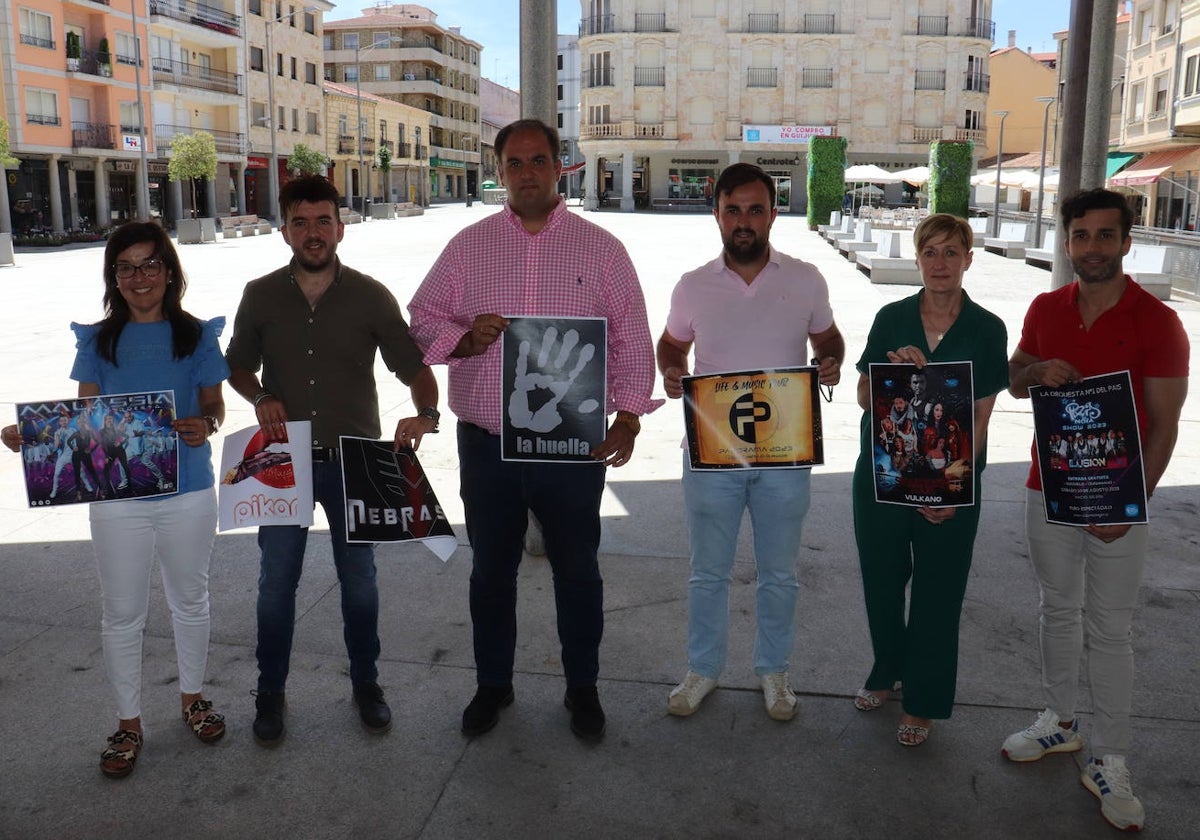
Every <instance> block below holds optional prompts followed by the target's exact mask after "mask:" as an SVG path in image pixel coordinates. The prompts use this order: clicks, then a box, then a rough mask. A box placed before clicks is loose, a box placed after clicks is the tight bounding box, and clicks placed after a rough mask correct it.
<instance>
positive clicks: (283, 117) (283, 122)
mask: <svg viewBox="0 0 1200 840" xmlns="http://www.w3.org/2000/svg"><path fill="white" fill-rule="evenodd" d="M278 109H279V110H278V114H279V116H278V118H277V119H276V120H275V127H276V128H278V129H279V130H280V131H285V130H287V111H286V109H284V107H283V106H282V105H280V106H278Z"/></svg>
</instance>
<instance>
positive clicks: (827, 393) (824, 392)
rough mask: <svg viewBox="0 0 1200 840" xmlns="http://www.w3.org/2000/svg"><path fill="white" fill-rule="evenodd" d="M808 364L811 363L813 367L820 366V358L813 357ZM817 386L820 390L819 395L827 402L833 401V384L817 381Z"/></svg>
mask: <svg viewBox="0 0 1200 840" xmlns="http://www.w3.org/2000/svg"><path fill="white" fill-rule="evenodd" d="M809 364H811V365H812V366H813V367H820V366H821V360H820V359H816V358H814V359H813V360H812V361H811V362H809ZM817 388H818V390H820V392H821V396H822V397H824V398H825V402H827V403H831V402H833V386H832V385H822V384H821V383H819V382H818V383H817Z"/></svg>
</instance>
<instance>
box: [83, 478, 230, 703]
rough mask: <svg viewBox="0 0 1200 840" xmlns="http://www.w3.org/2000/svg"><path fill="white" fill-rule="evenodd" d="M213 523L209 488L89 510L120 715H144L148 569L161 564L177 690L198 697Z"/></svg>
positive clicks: (104, 636) (108, 664) (107, 659)
mask: <svg viewBox="0 0 1200 840" xmlns="http://www.w3.org/2000/svg"><path fill="white" fill-rule="evenodd" d="M216 523H217V494H216V491H215V490H214V489H213V488H211V487H210V488H208V489H205V490H197V491H195V492H192V493H184V494H182V495H178V496H168V497H165V498H162V499H155V500H140V499H130V500H127V501H120V502H107V503H105V504H94V505H92V506H91V525H92V545H93V549H94V551H95V553H96V568H97V571H98V572H99V575H100V593H101V597H102V598H103V616H102V618H101V622H100V639H101V642H102V647H103V650H104V666H105V668H106V669H107V671H108V679H109V682H110V684H111V685H112V689H113V693H114V694H115V695H116V698H117V716H118V718H120V719H121V720H128V719H130V718H136V717H140V716H141V696H142V635H143V632H144V631H145V628H146V614H147V611H148V610H149V606H150V570H151V567H152V566H153V565H154V560H155V558H157V559H158V563H159V567H160V568H161V570H162V581H163V590H164V592H165V593H166V596H167V605H168V606H169V607H170V609H171V617H172V621H173V623H174V628H175V656H176V658H177V660H178V663H179V691H180V692H181V693H184V694H195V693H198V692H199V691H200V690H201V688H202V687H203V685H204V669H205V667H206V665H207V663H208V637H209V626H210V624H209V612H208V566H209V561H210V559H211V557H212V546H213V538H214V536H215V527H216Z"/></svg>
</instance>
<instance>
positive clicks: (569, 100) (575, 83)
mask: <svg viewBox="0 0 1200 840" xmlns="http://www.w3.org/2000/svg"><path fill="white" fill-rule="evenodd" d="M555 67H556V71H555V82H556V84H555V96H556V108H555V110H556V111H557V115H556V118H557V120H558V139H559V143H560V144H561V146H562V148H561V149H560V150H559V151H560V154H561V156H562V163H563V177H562V182H561V183H560V184H559V192H561V193H562V194H563V195H565V196H568V197H569V198H574V197H575V196H579V195H582V194H583V181H582V179H583V177H584V175H583V172H582V165H583V153H582V152H581V151H580V150H579V100H580V98H581V94H582V88H581V86H580V85H581V82H582V81H583V79H582V75H581V70H582V68H581V67H580V63H579V38H578V37H577V36H575V35H559V36H558V49H557V55H556V57H555Z"/></svg>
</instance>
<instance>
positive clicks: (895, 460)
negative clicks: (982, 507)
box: [870, 362, 975, 507]
mask: <svg viewBox="0 0 1200 840" xmlns="http://www.w3.org/2000/svg"><path fill="white" fill-rule="evenodd" d="M870 381H871V436H872V441H873V443H872V448H871V451H872V459H873V463H874V473H875V501H877V502H886V503H888V504H897V505H911V506H913V507H925V506H929V507H967V506H970V505H973V504H975V454H974V453H975V450H974V449H973V448H972V443H973V441H974V439H975V395H974V387H973V384H972V379H971V363H970V362H933V363H930V364H927V365H925V367H923V368H918V367H917V366H916V365H910V364H900V365H893V364H872V365H871V367H870Z"/></svg>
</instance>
